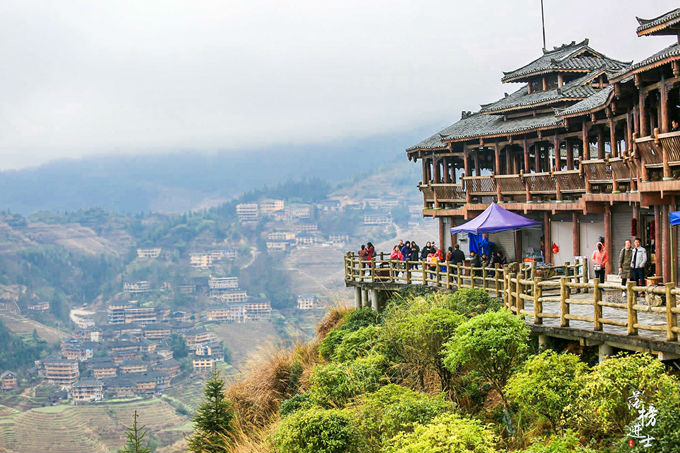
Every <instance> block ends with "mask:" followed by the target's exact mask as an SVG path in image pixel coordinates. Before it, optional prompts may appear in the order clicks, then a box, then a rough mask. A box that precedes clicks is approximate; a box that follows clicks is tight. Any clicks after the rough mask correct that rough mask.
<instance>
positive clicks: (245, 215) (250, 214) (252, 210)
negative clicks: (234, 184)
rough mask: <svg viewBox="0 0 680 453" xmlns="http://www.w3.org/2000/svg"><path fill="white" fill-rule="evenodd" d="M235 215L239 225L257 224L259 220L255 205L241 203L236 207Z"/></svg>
mask: <svg viewBox="0 0 680 453" xmlns="http://www.w3.org/2000/svg"><path fill="white" fill-rule="evenodd" d="M236 215H238V220H239V222H240V223H246V224H247V223H257V221H258V219H259V218H260V214H259V212H258V206H257V204H255V203H242V204H237V205H236Z"/></svg>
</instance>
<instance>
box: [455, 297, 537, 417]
mask: <svg viewBox="0 0 680 453" xmlns="http://www.w3.org/2000/svg"><path fill="white" fill-rule="evenodd" d="M528 342H529V329H527V326H526V325H525V324H524V319H523V318H522V317H519V316H516V315H514V314H512V313H511V312H510V311H508V310H506V309H502V310H499V311H492V312H487V313H484V314H481V315H478V316H475V317H474V318H472V319H470V320H469V321H466V322H465V323H463V324H461V326H460V327H458V329H456V333H455V334H454V336H453V338H452V339H451V340H450V341H449V342H448V343H447V344H446V359H445V360H444V363H445V365H446V366H447V367H448V368H449V370H451V371H452V372H455V371H456V370H457V369H458V368H459V367H462V366H467V367H468V368H469V369H470V370H474V371H478V372H479V373H480V374H481V375H482V376H483V377H484V378H485V379H486V380H487V381H488V382H489V383H490V384H491V387H493V388H494V389H495V390H496V391H497V392H498V395H499V396H500V397H501V400H502V401H503V405H504V406H505V409H506V410H507V411H508V412H510V405H509V404H508V401H507V398H506V397H505V391H504V388H505V384H506V383H507V382H508V378H509V377H510V376H511V375H512V372H513V371H514V370H515V369H516V368H517V367H518V366H519V365H520V364H521V363H522V362H523V361H524V359H525V357H526V355H527V352H528V350H529V345H528Z"/></svg>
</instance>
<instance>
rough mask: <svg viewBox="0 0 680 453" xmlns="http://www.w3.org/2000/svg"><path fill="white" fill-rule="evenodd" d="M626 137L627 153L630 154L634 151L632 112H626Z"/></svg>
mask: <svg viewBox="0 0 680 453" xmlns="http://www.w3.org/2000/svg"><path fill="white" fill-rule="evenodd" d="M624 137H625V140H626V155H628V156H630V155H631V153H632V152H633V143H632V141H633V114H632V113H631V112H628V113H627V114H626V133H625V135H624ZM621 154H623V153H621Z"/></svg>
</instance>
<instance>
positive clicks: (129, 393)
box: [104, 375, 136, 398]
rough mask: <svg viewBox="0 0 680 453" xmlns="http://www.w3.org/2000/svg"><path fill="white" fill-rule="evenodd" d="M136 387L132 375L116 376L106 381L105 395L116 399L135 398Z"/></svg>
mask: <svg viewBox="0 0 680 453" xmlns="http://www.w3.org/2000/svg"><path fill="white" fill-rule="evenodd" d="M135 391H136V386H135V382H134V381H133V380H132V377H131V375H126V376H116V377H111V378H107V379H104V392H105V393H104V394H105V395H106V397H107V398H108V397H109V396H111V397H114V398H129V397H133V396H135Z"/></svg>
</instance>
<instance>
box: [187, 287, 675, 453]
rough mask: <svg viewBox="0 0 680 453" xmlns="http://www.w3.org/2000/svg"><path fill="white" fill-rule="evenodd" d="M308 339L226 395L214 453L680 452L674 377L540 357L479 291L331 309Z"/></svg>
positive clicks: (635, 364) (656, 370)
mask: <svg viewBox="0 0 680 453" xmlns="http://www.w3.org/2000/svg"><path fill="white" fill-rule="evenodd" d="M317 333H318V336H317V339H316V340H315V341H313V342H310V343H307V344H304V345H300V346H298V347H296V348H295V349H292V350H289V351H276V352H272V353H271V354H270V355H269V356H267V357H264V358H262V360H261V361H260V362H258V363H257V364H254V365H253V367H252V369H250V371H249V372H247V373H245V374H244V376H243V377H242V379H241V380H239V381H237V382H236V383H234V384H233V385H231V387H229V388H228V389H227V391H226V396H227V398H228V399H229V401H230V402H231V406H230V407H231V409H230V410H231V411H232V413H233V415H234V417H233V418H228V419H227V423H226V424H225V426H222V427H221V428H220V429H226V430H227V431H228V432H229V433H230V436H231V440H230V441H229V442H228V448H227V451H230V452H241V453H245V452H248V453H256V452H263V453H264V452H276V453H312V452H314V453H341V452H343V453H352V452H356V453H416V452H417V453H439V452H456V453H466V452H469V453H492V452H497V451H513V452H523V453H598V452H602V453H604V452H613V451H621V452H623V451H635V452H642V451H649V452H651V451H654V452H667V453H670V452H676V451H678V450H679V449H680V437H679V436H678V432H680V380H679V379H678V376H677V370H671V369H667V368H666V367H665V366H664V364H663V363H662V362H660V361H659V360H657V359H656V358H654V357H652V356H650V355H645V354H623V353H622V354H621V355H617V356H614V357H612V358H609V359H607V360H605V361H604V362H602V363H600V364H595V363H594V361H593V357H592V356H588V355H587V354H583V353H582V352H580V350H579V349H578V348H575V349H574V348H567V347H566V346H567V344H566V343H559V342H557V343H554V344H551V345H549V347H548V348H547V349H545V350H540V349H539V348H538V345H537V342H536V340H535V339H532V338H531V337H530V334H529V331H528V328H527V327H526V325H525V323H524V321H523V319H522V318H521V317H518V316H516V315H514V314H512V313H511V312H510V311H509V310H507V309H505V308H502V307H501V303H500V302H499V301H498V300H496V299H493V298H491V297H490V296H489V294H488V293H486V292H485V291H482V290H479V289H464V290H460V291H458V292H456V293H455V294H453V295H451V294H437V293H430V292H429V291H427V289H423V290H420V291H417V292H413V291H410V292H406V293H397V294H396V295H394V296H393V297H392V298H391V300H389V301H388V303H387V306H386V308H385V310H384V312H382V313H380V314H378V313H376V312H374V311H371V310H370V309H367V308H364V309H361V310H351V311H346V310H340V309H336V310H333V311H331V312H330V313H329V314H328V315H327V316H326V318H325V320H324V321H323V322H322V323H321V324H320V325H319V326H318V329H317ZM569 351H573V352H569ZM579 354H580V355H579ZM641 417H643V418H641ZM641 420H642V422H641ZM198 426H201V425H198ZM197 433H198V434H201V432H200V431H197ZM203 434H205V435H209V433H203Z"/></svg>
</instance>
